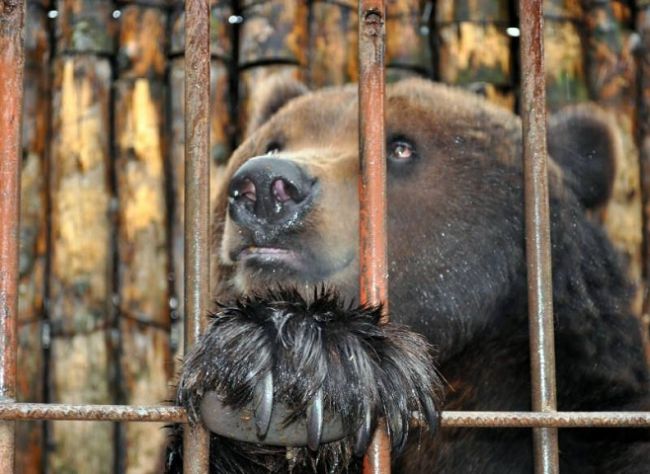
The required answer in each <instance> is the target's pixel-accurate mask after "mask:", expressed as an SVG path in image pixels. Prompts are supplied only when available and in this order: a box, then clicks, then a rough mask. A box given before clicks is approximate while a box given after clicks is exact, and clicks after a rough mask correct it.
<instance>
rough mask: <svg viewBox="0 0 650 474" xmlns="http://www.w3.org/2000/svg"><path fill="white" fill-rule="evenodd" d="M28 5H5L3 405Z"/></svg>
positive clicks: (1, 45) (9, 355)
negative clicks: (25, 22) (25, 24)
mask: <svg viewBox="0 0 650 474" xmlns="http://www.w3.org/2000/svg"><path fill="white" fill-rule="evenodd" d="M24 19H25V3H24V1H23V0H0V403H3V402H5V403H6V402H13V401H14V398H15V396H16V318H17V316H18V217H19V210H20V164H21V156H22V154H21V138H20V131H21V125H22V120H21V115H22V114H21V111H22V101H23V65H24V61H25V56H24V46H23V27H24ZM14 426H15V422H13V421H0V472H2V473H12V472H14V457H15V453H14V445H15V432H14Z"/></svg>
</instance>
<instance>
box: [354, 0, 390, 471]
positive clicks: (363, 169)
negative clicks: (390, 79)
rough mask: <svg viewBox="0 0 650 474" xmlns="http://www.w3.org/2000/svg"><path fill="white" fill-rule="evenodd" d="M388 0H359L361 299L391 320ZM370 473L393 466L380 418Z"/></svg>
mask: <svg viewBox="0 0 650 474" xmlns="http://www.w3.org/2000/svg"><path fill="white" fill-rule="evenodd" d="M385 16H386V8H385V5H384V1H383V0H361V1H360V2H359V166H360V173H359V300H360V301H361V303H362V304H370V305H380V304H383V314H382V323H386V322H388V264H387V253H386V252H387V243H386V144H385V142H386V140H385V133H384V115H385V113H384V94H385V88H386V87H385V86H386V84H385V73H384V52H385V48H384V44H385V36H386V28H385ZM363 471H364V473H366V474H381V473H389V472H390V443H389V440H388V435H387V433H386V429H385V427H384V423H379V424H378V428H377V430H376V431H375V433H374V435H373V437H372V440H371V442H370V446H369V447H368V450H367V453H366V456H365V457H364V460H363Z"/></svg>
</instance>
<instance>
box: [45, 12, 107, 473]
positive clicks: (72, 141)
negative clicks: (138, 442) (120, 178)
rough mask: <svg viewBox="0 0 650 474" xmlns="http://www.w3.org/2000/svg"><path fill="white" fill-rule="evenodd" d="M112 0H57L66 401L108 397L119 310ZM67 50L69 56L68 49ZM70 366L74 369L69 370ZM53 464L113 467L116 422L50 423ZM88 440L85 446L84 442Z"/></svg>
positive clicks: (57, 272)
mask: <svg viewBox="0 0 650 474" xmlns="http://www.w3.org/2000/svg"><path fill="white" fill-rule="evenodd" d="M113 8H114V7H113V3H112V2H109V1H97V0H63V1H61V2H59V16H58V29H57V32H58V37H57V40H58V48H57V51H58V53H59V55H60V56H59V57H58V58H57V59H56V61H55V63H54V83H53V91H54V93H53V106H52V110H53V119H52V131H53V133H52V153H51V160H50V183H51V184H50V192H51V203H52V205H51V209H52V211H51V233H52V235H51V239H52V244H51V245H52V252H51V259H52V263H51V274H50V275H49V281H50V288H51V292H50V296H51V320H52V324H53V339H52V349H51V354H52V363H51V392H52V398H53V401H56V402H60V403H111V402H113V401H114V399H115V393H114V390H115V385H116V384H114V383H113V382H112V379H111V375H112V373H111V371H110V370H111V363H112V359H113V355H112V354H111V349H110V348H111V347H112V344H110V345H109V343H110V339H109V338H110V334H111V330H110V327H111V325H112V321H111V315H112V314H113V308H112V305H111V299H112V294H113V288H112V273H113V268H112V247H113V240H112V239H113V234H114V232H113V231H114V229H113V226H112V222H111V218H110V213H111V205H112V202H113V201H112V195H111V188H110V178H109V177H110V168H111V162H110V156H109V131H110V129H111V127H110V119H109V117H110V113H109V109H110V90H111V80H112V70H111V64H110V61H109V60H108V59H106V58H105V57H104V55H107V54H111V53H112V52H113V37H112V32H113V31H114V21H113V20H112V18H111V14H112V12H113ZM68 53H69V54H68ZM71 374H74V376H71ZM51 426H52V431H51V442H52V444H53V449H52V451H51V452H50V453H48V466H49V468H50V469H51V470H52V471H53V472H93V473H109V472H112V470H113V464H114V459H113V443H112V441H113V439H114V426H113V425H112V424H109V423H100V422H60V423H58V422H57V423H52V425H51ZM79 446H83V449H78V447H79Z"/></svg>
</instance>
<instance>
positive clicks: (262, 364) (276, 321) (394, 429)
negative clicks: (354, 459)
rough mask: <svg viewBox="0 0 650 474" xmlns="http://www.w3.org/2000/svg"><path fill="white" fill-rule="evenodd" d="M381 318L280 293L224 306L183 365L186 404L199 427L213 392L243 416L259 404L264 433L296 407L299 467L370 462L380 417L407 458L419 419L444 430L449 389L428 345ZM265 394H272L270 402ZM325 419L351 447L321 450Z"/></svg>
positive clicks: (323, 296)
mask: <svg viewBox="0 0 650 474" xmlns="http://www.w3.org/2000/svg"><path fill="white" fill-rule="evenodd" d="M380 315H381V308H377V307H364V306H356V307H354V306H352V305H349V304H347V305H346V304H344V302H343V301H341V299H340V298H339V297H338V295H337V294H336V293H335V292H333V291H328V290H324V289H320V290H314V296H313V298H312V299H310V300H309V301H307V300H305V299H304V298H303V297H301V296H300V294H299V293H298V292H297V291H290V290H278V291H272V292H269V293H267V294H266V295H263V296H252V297H247V298H244V299H241V300H239V301H237V302H236V303H234V304H232V305H218V311H217V312H215V313H214V314H212V315H211V319H210V323H209V325H208V328H207V330H206V332H205V333H204V334H203V336H202V337H201V338H200V340H199V342H198V344H197V345H196V346H195V347H194V348H193V350H192V351H191V352H190V354H188V356H187V358H186V360H185V362H184V365H183V371H182V374H181V378H180V381H179V387H178V395H177V401H178V403H179V404H181V405H183V406H184V407H185V408H186V409H187V412H188V416H189V419H190V421H191V422H193V423H196V422H198V421H199V419H200V406H201V401H202V399H203V397H204V396H205V394H206V393H208V392H211V391H214V392H216V393H217V394H218V395H219V397H220V399H221V400H222V402H223V403H224V405H227V406H231V407H233V408H236V409H244V408H245V407H247V406H251V403H253V402H254V401H255V404H256V406H257V408H256V410H255V418H256V422H258V423H261V425H262V427H261V428H262V431H263V429H264V424H265V423H266V420H267V418H268V411H269V410H270V409H272V406H270V405H269V404H278V403H282V404H284V405H286V406H287V407H289V411H288V414H287V417H286V419H285V423H286V424H287V425H289V424H291V423H293V422H295V421H296V420H299V419H304V418H307V426H308V428H307V431H308V434H309V437H310V440H308V441H309V443H308V444H309V445H310V447H311V448H312V450H308V449H307V448H301V449H300V450H299V451H300V454H299V456H298V458H300V457H301V456H305V457H309V458H310V459H311V461H310V462H312V463H313V460H314V459H317V458H318V457H319V452H321V454H325V453H326V452H327V457H328V458H330V459H329V462H328V464H330V465H332V464H338V465H341V464H345V463H346V462H347V461H345V460H344V459H342V458H348V461H349V457H350V456H349V454H350V453H351V452H354V453H356V454H357V455H360V454H362V453H363V452H364V451H365V448H366V447H367V444H368V442H369V439H370V438H371V436H372V432H373V430H374V428H375V425H376V420H378V419H379V418H380V417H383V418H385V420H386V424H387V427H388V434H389V437H390V439H391V442H392V446H393V450H394V452H396V451H400V450H401V449H402V448H403V446H404V444H405V442H406V438H407V434H408V431H409V422H410V420H411V418H412V417H413V414H414V413H415V412H418V413H420V414H421V415H423V417H424V419H425V421H426V424H428V425H429V427H430V429H433V428H435V426H436V425H437V410H436V407H437V403H438V398H439V394H440V381H439V378H438V376H437V374H436V372H435V370H434V368H433V361H432V356H431V348H430V346H429V345H428V343H427V342H426V341H425V340H424V338H422V337H421V336H420V335H418V334H415V333H413V332H411V331H409V330H408V329H406V328H404V327H402V326H399V325H396V324H392V323H389V324H386V325H380V324H379V318H380ZM260 393H262V394H263V395H264V394H265V393H266V394H267V395H269V396H268V397H266V401H263V400H262V401H260ZM270 395H272V397H271V396H270ZM261 398H262V399H264V396H262V397H261ZM254 399H255V400H254ZM323 413H336V414H338V415H339V416H340V418H341V420H342V424H343V428H344V432H345V433H348V434H349V435H348V436H347V437H346V438H345V439H344V440H343V441H341V442H334V443H327V444H323V445H320V446H319V445H318V440H319V437H320V430H321V429H322V423H323V420H322V417H323ZM266 427H267V428H268V426H266ZM314 433H315V434H316V436H314ZM262 434H264V433H262ZM315 440H316V442H315V443H314V441H315ZM334 446H336V449H335V451H336V452H335V453H332V452H331V451H332V449H331V448H333V447H334ZM310 451H312V452H310ZM337 453H338V454H337ZM346 453H347V454H346ZM337 457H338V459H336V458H337ZM341 457H342V458H341ZM341 467H344V466H341Z"/></svg>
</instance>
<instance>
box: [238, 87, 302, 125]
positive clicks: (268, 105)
mask: <svg viewBox="0 0 650 474" xmlns="http://www.w3.org/2000/svg"><path fill="white" fill-rule="evenodd" d="M307 91H308V89H307V86H305V85H304V84H303V83H302V82H300V81H298V80H296V79H292V78H287V77H286V76H280V75H276V76H270V77H269V78H268V79H265V80H264V81H263V82H262V83H260V84H259V85H258V86H257V87H256V88H255V92H254V93H253V97H251V101H252V104H253V111H252V113H251V116H250V119H249V120H248V126H247V127H246V136H247V137H248V136H249V135H251V133H253V132H254V131H255V130H257V129H258V128H259V127H260V126H262V125H263V124H264V123H265V122H266V121H267V120H268V119H270V118H271V117H272V116H273V115H274V114H275V113H276V112H277V111H278V110H280V109H281V108H282V106H283V105H285V104H286V103H287V102H289V101H290V100H291V99H294V98H296V97H298V96H301V95H303V94H305V93H306V92H307Z"/></svg>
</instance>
